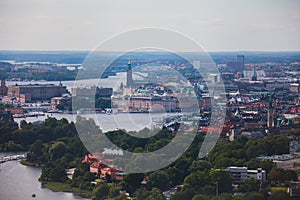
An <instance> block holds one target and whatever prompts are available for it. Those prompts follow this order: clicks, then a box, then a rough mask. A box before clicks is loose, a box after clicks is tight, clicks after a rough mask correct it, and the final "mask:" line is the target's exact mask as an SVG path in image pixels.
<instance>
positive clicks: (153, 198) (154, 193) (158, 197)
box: [146, 188, 165, 200]
mask: <svg viewBox="0 0 300 200" xmlns="http://www.w3.org/2000/svg"><path fill="white" fill-rule="evenodd" d="M164 199H165V198H164V196H163V194H162V193H161V191H160V190H159V189H157V188H153V189H152V190H151V192H150V195H149V196H148V197H147V198H146V200H164Z"/></svg>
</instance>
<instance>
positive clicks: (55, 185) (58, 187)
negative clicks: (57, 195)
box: [41, 181, 92, 199]
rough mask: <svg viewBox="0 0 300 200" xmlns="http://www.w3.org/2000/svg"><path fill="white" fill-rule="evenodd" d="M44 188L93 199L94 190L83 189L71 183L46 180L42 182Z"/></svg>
mask: <svg viewBox="0 0 300 200" xmlns="http://www.w3.org/2000/svg"><path fill="white" fill-rule="evenodd" d="M41 185H42V188H47V189H49V190H51V191H52V192H66V193H72V194H75V195H78V196H80V197H82V198H87V199H91V198H92V191H87V190H81V189H79V188H74V187H72V186H71V185H70V184H69V183H62V182H54V181H44V182H41Z"/></svg>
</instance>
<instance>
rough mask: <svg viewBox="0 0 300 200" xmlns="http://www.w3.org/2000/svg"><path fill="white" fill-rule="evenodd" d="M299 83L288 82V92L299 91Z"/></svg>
mask: <svg viewBox="0 0 300 200" xmlns="http://www.w3.org/2000/svg"><path fill="white" fill-rule="evenodd" d="M299 91H300V89H299V83H291V84H290V92H293V93H299Z"/></svg>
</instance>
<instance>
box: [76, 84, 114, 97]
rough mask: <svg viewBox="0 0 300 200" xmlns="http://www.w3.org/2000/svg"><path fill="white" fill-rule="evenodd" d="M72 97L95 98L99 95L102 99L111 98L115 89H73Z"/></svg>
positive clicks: (94, 87)
mask: <svg viewBox="0 0 300 200" xmlns="http://www.w3.org/2000/svg"><path fill="white" fill-rule="evenodd" d="M71 93H72V96H95V95H98V96H99V97H102V98H110V97H111V95H112V93H113V89H112V88H99V87H96V86H93V87H83V88H72V89H71Z"/></svg>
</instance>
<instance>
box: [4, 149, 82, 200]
mask: <svg viewBox="0 0 300 200" xmlns="http://www.w3.org/2000/svg"><path fill="white" fill-rule="evenodd" d="M14 154H20V153H0V157H3V156H9V155H14ZM40 175H41V168H40V167H30V166H24V165H22V164H21V163H20V161H8V162H5V163H2V164H0V200H34V199H39V200H54V199H55V200H56V199H57V200H75V199H81V200H83V199H84V198H81V197H79V196H77V195H74V194H72V193H65V192H52V191H51V190H49V189H47V188H42V186H41V183H40V182H39V181H38V178H39V177H40ZM32 194H36V197H35V198H33V197H32Z"/></svg>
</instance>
